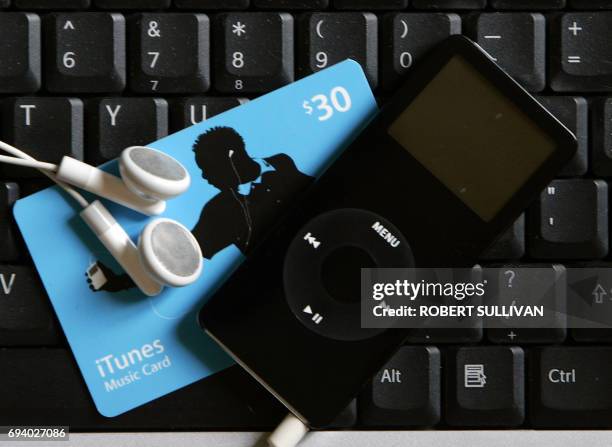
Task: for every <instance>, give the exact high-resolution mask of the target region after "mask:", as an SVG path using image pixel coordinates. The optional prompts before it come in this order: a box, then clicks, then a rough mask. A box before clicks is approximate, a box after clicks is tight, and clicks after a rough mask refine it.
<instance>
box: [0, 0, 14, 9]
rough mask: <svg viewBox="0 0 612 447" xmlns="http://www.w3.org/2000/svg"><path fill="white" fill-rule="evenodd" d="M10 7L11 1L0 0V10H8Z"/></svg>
mask: <svg viewBox="0 0 612 447" xmlns="http://www.w3.org/2000/svg"><path fill="white" fill-rule="evenodd" d="M10 6H11V0H0V8H8V7H10Z"/></svg>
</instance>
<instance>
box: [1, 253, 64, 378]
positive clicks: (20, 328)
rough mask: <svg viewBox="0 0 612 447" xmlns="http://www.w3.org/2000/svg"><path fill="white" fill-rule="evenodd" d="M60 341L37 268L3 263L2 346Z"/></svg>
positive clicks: (33, 344) (37, 344) (38, 344)
mask: <svg viewBox="0 0 612 447" xmlns="http://www.w3.org/2000/svg"><path fill="white" fill-rule="evenodd" d="M58 340H59V331H58V328H57V326H56V324H55V317H54V314H53V310H52V309H51V305H50V303H49V300H48V299H47V294H46V293H45V290H44V288H43V286H42V284H41V282H40V280H39V279H38V275H37V274H36V273H35V271H34V269H32V268H31V267H26V266H15V265H0V346H28V345H29V346H42V345H52V344H55V343H57V341H58ZM3 367H4V365H3Z"/></svg>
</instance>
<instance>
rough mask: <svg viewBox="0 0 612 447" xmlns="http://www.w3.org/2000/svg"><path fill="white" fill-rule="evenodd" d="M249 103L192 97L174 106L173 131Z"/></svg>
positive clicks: (230, 99)
mask: <svg viewBox="0 0 612 447" xmlns="http://www.w3.org/2000/svg"><path fill="white" fill-rule="evenodd" d="M245 102H247V100H246V99H243V98H230V97H221V96H192V97H189V98H182V99H179V100H177V101H175V102H174V103H173V105H172V113H171V115H170V116H171V121H172V129H173V130H174V131H179V130H181V129H184V128H185V127H188V126H192V125H194V124H197V123H199V122H202V121H204V120H206V119H208V118H211V117H213V116H215V115H219V114H220V113H223V112H226V111H227V110H229V109H232V108H234V107H237V106H239V105H241V104H244V103H245Z"/></svg>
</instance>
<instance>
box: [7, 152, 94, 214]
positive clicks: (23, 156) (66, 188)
mask: <svg viewBox="0 0 612 447" xmlns="http://www.w3.org/2000/svg"><path fill="white" fill-rule="evenodd" d="M0 149H2V150H3V151H5V152H7V153H9V154H11V155H14V156H15V157H18V158H21V159H22V160H28V161H31V162H36V163H43V162H39V161H38V160H36V159H35V158H34V157H31V156H29V155H28V154H26V153H25V152H23V151H22V150H20V149H17V148H16V147H14V146H11V145H10V144H7V143H5V142H4V141H0ZM8 158H10V157H8ZM0 161H1V160H0ZM12 161H14V160H13V159H12ZM13 164H14V163H13ZM45 164H50V163H45ZM54 166H55V165H54ZM36 169H38V170H39V171H40V172H42V173H43V174H44V175H46V176H47V177H49V178H50V179H51V180H53V181H54V182H55V183H57V185H58V186H59V187H60V188H62V189H63V190H64V191H66V193H68V195H70V197H72V198H73V199H74V200H76V201H77V203H78V204H79V205H81V206H82V207H83V208H87V207H88V206H89V202H88V201H87V200H85V197H83V196H82V195H81V194H79V192H77V191H76V190H74V189H73V188H71V187H70V186H68V185H66V184H65V183H63V182H60V181H59V180H57V178H56V177H55V176H54V175H53V174H51V173H50V172H49V171H47V170H45V169H40V168H36Z"/></svg>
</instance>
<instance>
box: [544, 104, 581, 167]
mask: <svg viewBox="0 0 612 447" xmlns="http://www.w3.org/2000/svg"><path fill="white" fill-rule="evenodd" d="M537 99H538V101H540V103H541V104H542V105H543V106H544V107H546V108H547V109H548V111H549V112H550V113H552V114H553V115H555V116H556V117H557V119H558V120H559V121H561V122H562V123H563V124H564V125H565V126H566V127H567V128H568V129H569V130H571V131H572V132H573V133H574V135H576V139H577V140H578V149H577V151H576V155H574V157H573V158H572V159H571V160H570V162H569V163H568V164H567V165H566V166H565V167H564V168H563V169H562V170H561V172H559V175H560V176H563V177H574V176H580V175H584V174H586V172H587V168H588V127H589V118H588V109H589V108H588V104H587V102H586V99H584V98H581V97H572V96H539V97H538V98H537Z"/></svg>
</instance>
